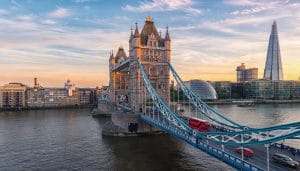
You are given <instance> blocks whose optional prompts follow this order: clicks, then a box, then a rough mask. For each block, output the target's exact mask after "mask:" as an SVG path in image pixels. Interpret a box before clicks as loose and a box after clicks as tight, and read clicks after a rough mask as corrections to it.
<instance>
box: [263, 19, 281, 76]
mask: <svg viewBox="0 0 300 171" xmlns="http://www.w3.org/2000/svg"><path fill="white" fill-rule="evenodd" d="M264 79H267V80H283V71H282V63H281V55H280V47H279V40H278V33H277V25H276V21H274V22H273V25H272V31H271V35H270V39H269V46H268V53H267V60H266V66H265V71H264Z"/></svg>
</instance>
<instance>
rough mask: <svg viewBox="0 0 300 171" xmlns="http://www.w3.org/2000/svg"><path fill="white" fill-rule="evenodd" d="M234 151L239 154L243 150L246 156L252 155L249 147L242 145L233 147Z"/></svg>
mask: <svg viewBox="0 0 300 171" xmlns="http://www.w3.org/2000/svg"><path fill="white" fill-rule="evenodd" d="M234 151H235V152H237V153H239V154H242V151H243V152H244V156H246V157H252V156H254V152H253V150H252V149H251V148H246V147H244V148H242V147H238V148H235V149H234Z"/></svg>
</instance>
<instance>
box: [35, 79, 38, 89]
mask: <svg viewBox="0 0 300 171" xmlns="http://www.w3.org/2000/svg"><path fill="white" fill-rule="evenodd" d="M37 85H38V83H37V78H36V77H35V78H34V87H37Z"/></svg>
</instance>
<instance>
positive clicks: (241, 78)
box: [236, 63, 258, 82]
mask: <svg viewBox="0 0 300 171" xmlns="http://www.w3.org/2000/svg"><path fill="white" fill-rule="evenodd" d="M236 76H237V82H245V81H251V80H256V79H258V68H248V69H246V65H245V64H244V63H242V64H241V65H240V66H238V67H237V68H236Z"/></svg>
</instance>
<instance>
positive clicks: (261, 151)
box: [146, 114, 300, 171]
mask: <svg viewBox="0 0 300 171" xmlns="http://www.w3.org/2000/svg"><path fill="white" fill-rule="evenodd" d="M155 115H157V114H155ZM146 121H147V119H146ZM148 123H149V124H152V125H153V126H156V127H158V128H161V129H162V130H165V129H164V127H162V126H160V125H157V124H156V123H155V122H152V121H151V120H148ZM165 131H166V132H168V133H170V135H173V133H172V132H170V131H168V130H165ZM209 131H210V132H220V131H221V130H220V129H216V128H210V130H209ZM175 137H176V138H178V137H177V136H176V135H175ZM179 139H181V138H179ZM181 140H182V139H181ZM199 142H202V143H206V144H209V145H210V146H212V147H214V148H217V149H219V150H220V151H222V146H221V145H220V144H216V143H214V142H207V140H199ZM235 148H236V146H230V145H225V146H224V152H226V153H228V154H230V155H232V156H235V157H237V158H239V159H242V155H241V154H239V153H237V152H235V150H234V149H235ZM247 148H251V149H252V150H253V152H254V156H252V157H244V159H245V161H246V162H249V163H252V164H254V165H256V166H258V167H260V168H262V169H264V170H267V148H266V147H265V146H264V145H263V144H261V145H251V146H249V147H247ZM275 153H280V154H284V155H287V156H289V157H291V158H292V159H293V160H295V161H297V162H300V154H299V153H297V154H296V155H295V156H294V155H293V154H292V153H291V151H289V150H287V149H281V148H279V147H275V146H270V148H269V159H270V162H269V164H270V171H283V170H286V171H296V170H298V171H300V166H299V167H298V168H291V167H288V166H284V165H281V164H278V163H276V162H274V161H273V160H272V156H273V154H275Z"/></svg>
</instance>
